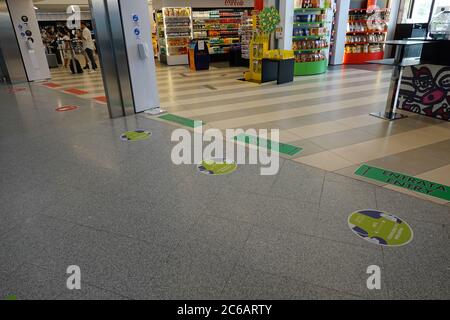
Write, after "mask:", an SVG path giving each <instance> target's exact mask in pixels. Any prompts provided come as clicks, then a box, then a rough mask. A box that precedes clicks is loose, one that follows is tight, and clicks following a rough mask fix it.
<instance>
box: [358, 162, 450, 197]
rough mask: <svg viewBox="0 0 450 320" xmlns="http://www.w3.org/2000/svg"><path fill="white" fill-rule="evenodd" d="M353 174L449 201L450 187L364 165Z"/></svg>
mask: <svg viewBox="0 0 450 320" xmlns="http://www.w3.org/2000/svg"><path fill="white" fill-rule="evenodd" d="M355 174H356V175H357V176H361V177H365V178H368V179H372V180H376V181H379V182H384V183H387V184H390V185H393V186H397V187H400V188H403V189H408V190H411V191H415V192H418V193H422V194H426V195H428V196H432V197H435V198H439V199H443V200H447V201H450V187H449V186H445V185H442V184H439V183H435V182H431V181H427V180H422V179H419V178H415V177H411V176H408V175H406V174H403V173H398V172H394V171H389V170H385V169H382V168H377V167H371V166H368V165H365V164H364V165H362V166H361V167H360V168H359V169H358V170H356V172H355Z"/></svg>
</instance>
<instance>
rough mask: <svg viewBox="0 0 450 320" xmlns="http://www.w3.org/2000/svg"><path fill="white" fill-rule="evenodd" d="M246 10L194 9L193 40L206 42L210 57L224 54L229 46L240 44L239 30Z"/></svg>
mask: <svg viewBox="0 0 450 320" xmlns="http://www.w3.org/2000/svg"><path fill="white" fill-rule="evenodd" d="M247 11H248V10H247V9H240V8H239V9H232V8H227V9H221V8H218V9H200V8H199V9H194V10H193V12H192V25H193V38H194V39H197V40H207V41H208V44H209V48H210V55H214V54H226V53H228V52H229V48H227V47H229V46H231V45H232V44H239V43H240V28H241V23H242V19H243V16H244V14H246V12H247Z"/></svg>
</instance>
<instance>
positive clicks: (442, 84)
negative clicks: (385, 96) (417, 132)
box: [397, 11, 450, 121]
mask: <svg viewBox="0 0 450 320" xmlns="http://www.w3.org/2000/svg"><path fill="white" fill-rule="evenodd" d="M429 29H430V36H431V37H425V38H424V37H422V38H410V39H408V40H412V41H418V40H420V41H424V42H425V44H423V46H422V50H421V52H420V57H415V59H416V60H418V63H417V64H415V65H411V66H407V67H405V68H404V70H403V75H402V80H401V84H400V90H399V98H398V103H397V107H398V108H400V109H403V110H406V111H411V112H415V113H418V114H421V115H425V116H429V117H434V118H437V119H442V120H445V121H450V11H442V12H441V13H439V14H438V15H437V16H435V17H433V19H432V20H431V23H430V27H429ZM408 58H411V57H408ZM413 58H414V57H413Z"/></svg>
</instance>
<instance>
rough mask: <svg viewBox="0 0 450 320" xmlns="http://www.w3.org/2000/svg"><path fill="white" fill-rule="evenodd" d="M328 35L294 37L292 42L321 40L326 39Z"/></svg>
mask: <svg viewBox="0 0 450 320" xmlns="http://www.w3.org/2000/svg"><path fill="white" fill-rule="evenodd" d="M327 36H328V35H318V36H293V37H292V40H319V39H324V38H326V37H327Z"/></svg>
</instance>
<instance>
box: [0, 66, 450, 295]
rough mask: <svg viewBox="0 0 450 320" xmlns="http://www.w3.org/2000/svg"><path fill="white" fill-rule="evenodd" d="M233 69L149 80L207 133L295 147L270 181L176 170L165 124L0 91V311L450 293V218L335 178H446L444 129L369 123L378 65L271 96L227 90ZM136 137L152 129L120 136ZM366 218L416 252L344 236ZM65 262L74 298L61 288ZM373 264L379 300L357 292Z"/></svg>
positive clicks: (241, 173)
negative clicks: (90, 302) (272, 138)
mask: <svg viewBox="0 0 450 320" xmlns="http://www.w3.org/2000/svg"><path fill="white" fill-rule="evenodd" d="M241 71H242V70H239V69H235V70H223V69H214V70H211V71H210V72H208V74H207V75H205V74H203V73H196V74H191V73H188V72H187V70H186V69H185V68H184V67H177V68H171V69H158V81H159V88H160V93H161V97H162V101H163V107H164V108H166V109H168V110H169V111H171V112H174V113H178V114H180V115H184V116H189V117H192V118H200V119H202V120H205V121H206V122H207V125H209V126H216V125H217V127H219V128H226V127H227V126H229V124H232V123H234V121H236V125H239V126H243V127H250V126H256V127H257V128H262V127H267V126H268V127H269V128H270V127H276V126H279V127H280V128H282V129H283V131H282V132H283V134H285V136H284V137H285V140H286V141H290V142H293V143H295V144H298V145H300V146H303V147H304V148H305V150H304V152H305V153H304V154H302V155H301V156H300V157H298V158H296V159H287V158H283V159H281V169H280V172H279V173H278V175H276V176H260V175H259V174H258V169H259V168H258V166H254V165H240V166H239V168H238V170H237V171H236V172H235V173H233V174H231V175H226V176H219V177H210V176H207V175H202V174H199V173H197V171H196V168H195V166H191V165H183V166H175V165H174V164H172V162H171V160H170V154H171V151H172V147H173V144H172V143H171V142H170V135H171V133H172V130H173V128H174V127H173V126H172V125H169V124H167V123H164V122H162V121H155V120H152V119H148V118H146V117H145V116H143V115H136V116H130V117H126V118H120V119H115V120H110V119H108V115H107V109H106V106H105V105H104V104H101V103H98V102H95V101H93V100H92V98H90V99H85V98H83V97H82V96H83V95H82V96H80V97H77V96H75V95H73V94H66V93H61V92H60V90H54V89H50V88H46V87H44V86H42V85H40V84H36V85H31V86H26V85H22V86H17V87H18V88H25V89H26V90H23V91H17V92H15V93H14V92H10V91H9V88H7V87H0V101H1V108H0V154H1V157H0V170H1V174H0V175H1V177H2V183H1V191H0V200H1V202H0V203H1V211H0V221H1V223H0V257H1V259H0V284H1V285H0V299H2V298H3V297H6V296H8V295H15V296H17V298H18V299H31V298H37V299H47V298H48V299H127V298H132V299H141V298H144V299H160V298H182V299H193V298H200V299H213V298H218V299H226V298H233V299H249V298H250V299H256V298H265V299H281V298H283V299H309V298H312V299H323V298H329V299H344V298H350V299H361V298H362V299H382V298H390V299H406V298H413V299H431V298H437V299H449V298H450V234H449V230H450V206H448V205H440V204H436V203H433V202H430V201H425V200H423V199H419V198H416V197H412V196H410V195H406V194H403V193H399V192H396V191H393V190H389V189H388V188H385V187H382V186H377V185H375V184H372V183H368V182H365V181H359V180H356V179H354V178H353V177H352V178H351V177H347V176H346V175H350V172H351V171H352V170H353V166H354V165H355V164H356V163H357V162H362V161H364V162H366V161H373V162H372V163H374V164H379V163H381V164H383V165H385V166H391V165H392V166H397V165H398V163H399V162H400V161H401V162H403V163H404V168H406V169H405V170H411V172H413V173H414V175H418V176H422V177H424V178H428V179H433V180H434V179H439V180H440V181H446V182H447V184H448V175H449V173H448V166H449V163H448V162H446V160H449V158H448V157H447V158H445V157H446V155H447V153H446V150H448V149H445V147H446V146H447V147H448V141H449V139H450V137H448V136H447V133H448V131H449V129H448V126H447V124H446V123H445V124H442V123H436V122H434V121H432V120H430V119H422V118H420V119H419V118H417V117H411V118H409V119H407V120H406V121H402V122H398V123H394V124H386V123H384V122H379V121H378V120H376V119H372V118H368V117H365V115H366V114H367V113H368V112H369V111H373V110H377V109H380V108H382V105H383V103H382V97H383V95H384V94H385V92H386V84H385V83H386V79H388V77H389V73H386V72H385V71H379V72H368V71H365V70H359V69H348V70H345V71H341V70H333V71H331V72H330V73H329V75H327V76H316V77H312V78H299V79H297V80H296V82H295V83H294V84H291V85H285V86H281V87H276V86H272V85H267V86H262V87H259V86H257V85H254V84H248V83H242V82H238V81H236V80H235V79H236V77H237V76H239V74H240V73H241ZM86 77H87V75H86ZM89 77H97V76H95V75H89ZM194 79H197V80H198V79H200V81H193V80H194ZM191 80H192V81H191ZM312 80H314V81H312ZM363 81H366V82H367V84H362V82H363ZM205 85H209V86H213V87H215V88H218V90H212V89H211V88H210V87H205ZM369 85H370V86H369ZM69 88H76V89H81V90H84V89H83V88H82V87H74V86H69ZM86 90H87V91H89V90H88V89H86ZM95 94H97V93H95ZM236 97H240V99H242V102H239V103H236ZM61 105H78V106H79V109H77V110H75V111H70V112H55V108H56V107H57V106H61ZM347 109H349V110H351V112H350V111H348V110H347ZM291 112H292V113H291ZM138 128H139V129H148V130H150V131H152V133H153V135H152V136H151V138H150V139H149V140H145V141H139V142H133V143H127V142H123V141H120V139H119V136H120V134H121V133H122V132H124V131H126V130H133V129H138ZM305 128H306V129H305ZM435 133H437V134H438V136H435ZM331 135H333V136H334V137H335V139H334V138H333V137H332V136H331ZM412 142H414V143H412ZM446 143H447V144H446ZM419 151H420V152H419ZM327 152H328V153H327ZM322 155H325V156H327V157H328V161H324V160H323V157H322ZM314 157H315V158H314ZM314 159H315V160H314ZM412 159H414V162H413V163H411V162H410V161H412ZM422 159H423V160H424V161H425V162H426V161H427V160H430V159H431V160H434V161H433V162H431V163H430V162H427V163H422V162H421V161H420V160H422ZM293 160H294V161H293ZM438 160H439V161H438ZM376 161H381V162H376ZM329 162H331V164H330V163H329ZM416 163H417V164H416ZM346 170H348V171H346ZM405 170H402V171H405ZM331 171H336V172H338V173H343V174H338V173H335V172H331ZM353 171H354V170H353ZM367 208H371V209H379V210H386V211H388V212H390V213H393V214H395V215H398V216H399V217H401V218H403V219H404V220H405V221H407V222H408V223H409V224H410V225H411V227H412V229H413V231H414V239H413V241H412V242H411V243H409V244H408V245H406V246H403V247H396V248H383V247H379V246H377V245H374V244H371V243H368V242H366V241H364V240H362V239H360V238H358V237H357V236H355V235H354V234H353V233H352V232H351V230H350V229H349V227H348V225H347V217H348V215H349V214H350V213H351V212H353V211H355V210H359V209H367ZM69 265H78V266H80V268H81V272H82V290H81V291H75V292H74V291H69V290H68V289H66V287H65V284H66V279H67V276H68V275H66V274H65V272H66V269H67V267H68V266H69ZM369 265H378V266H380V267H381V270H382V287H381V290H374V291H371V290H368V289H367V287H366V280H367V278H368V276H369V275H368V274H366V269H367V267H368V266H369Z"/></svg>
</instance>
